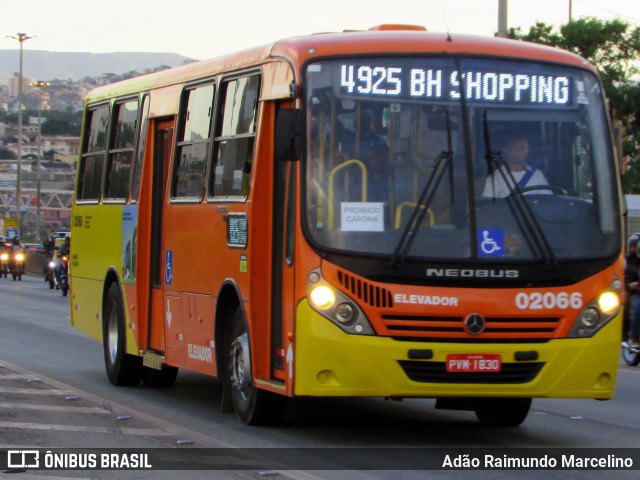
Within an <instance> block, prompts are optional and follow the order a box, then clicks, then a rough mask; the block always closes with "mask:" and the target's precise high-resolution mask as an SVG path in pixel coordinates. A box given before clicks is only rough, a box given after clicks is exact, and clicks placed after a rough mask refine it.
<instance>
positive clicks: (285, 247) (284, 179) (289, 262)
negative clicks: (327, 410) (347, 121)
mask: <svg viewBox="0 0 640 480" xmlns="http://www.w3.org/2000/svg"><path fill="white" fill-rule="evenodd" d="M296 165H297V162H292V161H276V162H275V164H274V174H275V182H274V189H273V191H274V216H273V232H274V234H273V238H274V247H273V251H274V255H273V271H272V282H271V285H272V289H273V292H272V298H273V301H272V304H271V310H272V311H271V319H272V321H271V355H272V358H271V366H272V367H271V368H272V371H271V375H272V378H276V379H279V380H283V381H285V384H286V385H287V393H288V394H292V393H293V381H292V380H293V360H294V359H293V353H294V350H293V345H292V343H291V342H289V341H288V339H287V334H288V332H293V320H294V316H295V312H294V308H295V302H293V301H292V299H293V298H294V291H295V289H294V285H295V284H294V270H295V269H294V265H295V263H294V258H293V250H294V234H295V205H296V201H295V197H296Z"/></svg>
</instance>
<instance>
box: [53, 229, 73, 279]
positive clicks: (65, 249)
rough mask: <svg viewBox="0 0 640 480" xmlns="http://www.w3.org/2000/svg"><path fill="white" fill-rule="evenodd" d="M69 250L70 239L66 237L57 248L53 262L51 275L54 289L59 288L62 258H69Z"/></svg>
mask: <svg viewBox="0 0 640 480" xmlns="http://www.w3.org/2000/svg"><path fill="white" fill-rule="evenodd" d="M70 250H71V237H66V238H65V239H64V243H63V244H62V245H60V247H59V248H58V258H56V259H55V260H54V263H55V265H54V267H53V274H54V276H55V278H56V288H59V287H60V275H61V274H62V257H63V256H67V257H68V256H69V252H70Z"/></svg>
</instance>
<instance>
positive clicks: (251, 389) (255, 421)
mask: <svg viewBox="0 0 640 480" xmlns="http://www.w3.org/2000/svg"><path fill="white" fill-rule="evenodd" d="M227 353H228V355H227V381H228V382H229V385H230V388H231V401H232V403H233V409H234V411H235V412H236V416H237V417H238V419H239V420H240V421H241V422H242V423H244V424H245V425H267V424H273V423H278V422H279V421H280V420H281V419H282V415H283V413H284V408H285V403H286V398H285V397H284V396H282V395H278V394H275V393H271V392H268V391H266V390H262V389H259V388H257V387H256V386H255V382H254V379H253V372H252V368H251V347H250V343H249V334H248V331H247V325H246V322H245V319H244V315H243V313H242V310H241V308H240V307H238V308H237V309H236V312H235V315H234V318H233V323H232V325H231V335H230V336H229V344H228V349H227Z"/></svg>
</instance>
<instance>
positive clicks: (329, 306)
mask: <svg viewBox="0 0 640 480" xmlns="http://www.w3.org/2000/svg"><path fill="white" fill-rule="evenodd" d="M307 299H308V301H309V305H310V306H311V308H312V309H313V310H315V311H316V312H317V313H319V314H320V315H322V316H323V317H325V318H327V319H328V320H330V321H331V322H332V323H333V324H335V325H337V326H338V327H339V328H340V329H341V330H343V331H344V332H346V333H351V334H356V335H375V331H374V330H373V328H372V327H371V324H370V323H369V320H368V319H367V317H366V315H365V314H364V312H363V311H362V310H361V309H360V307H359V306H358V304H357V303H356V302H354V301H353V300H352V299H350V298H349V297H347V295H345V294H344V293H342V292H341V291H340V290H338V289H337V288H334V287H333V286H331V285H330V284H329V282H327V281H326V280H324V279H323V278H322V273H321V271H320V269H319V268H316V269H314V270H312V271H311V272H309V274H308V275H307Z"/></svg>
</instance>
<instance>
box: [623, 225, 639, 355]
mask: <svg viewBox="0 0 640 480" xmlns="http://www.w3.org/2000/svg"><path fill="white" fill-rule="evenodd" d="M638 242H640V233H634V234H633V235H631V236H630V237H629V242H628V244H627V256H626V258H625V265H624V286H625V289H626V291H627V303H626V305H625V307H627V308H625V311H626V312H627V315H625V322H624V323H625V326H624V330H623V334H626V333H627V332H628V334H629V339H628V340H629V345H630V346H633V347H634V348H635V347H638V327H639V321H640V258H638Z"/></svg>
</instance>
